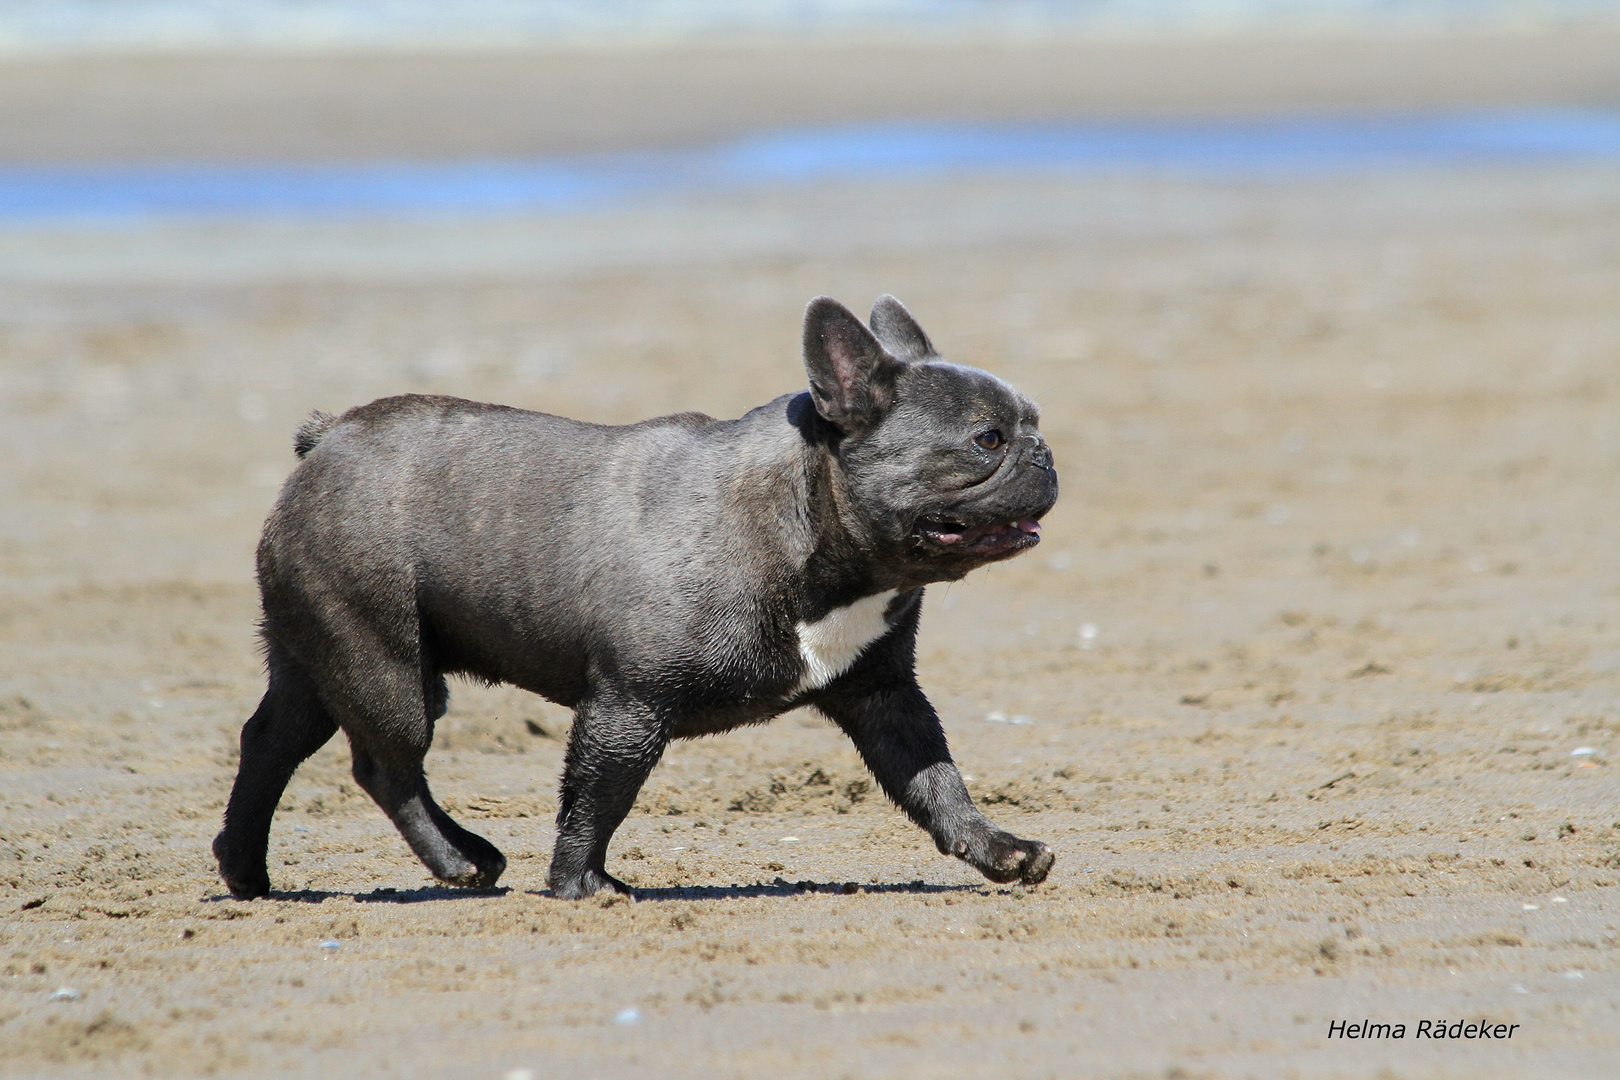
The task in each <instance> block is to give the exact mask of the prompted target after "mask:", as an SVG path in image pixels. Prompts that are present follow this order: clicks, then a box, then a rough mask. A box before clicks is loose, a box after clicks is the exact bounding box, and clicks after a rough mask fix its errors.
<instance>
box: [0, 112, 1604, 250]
mask: <svg viewBox="0 0 1620 1080" xmlns="http://www.w3.org/2000/svg"><path fill="white" fill-rule="evenodd" d="M1558 162H1572V163H1580V162H1588V163H1591V162H1607V163H1613V162H1620V113H1613V112H1600V111H1591V110H1567V109H1566V110H1558V109H1540V110H1509V111H1479V112H1463V113H1440V114H1433V113H1415V114H1407V115H1400V114H1395V115H1391V114H1375V115H1342V116H1318V115H1307V116H1296V117H1283V118H1272V119H1265V120H1247V121H1238V120H1230V121H1204V122H1199V123H1163V122H1135V123H1112V124H1109V123H1102V124H1082V125H1064V126H984V125H971V124H939V123H888V124H877V125H866V126H857V127H845V128H833V129H819V130H817V129H812V130H801V131H778V132H769V133H764V134H759V135H753V136H749V137H746V138H742V139H738V140H734V141H731V142H727V143H722V144H720V145H717V146H711V147H700V148H697V149H692V150H687V151H678V152H663V153H626V154H613V155H598V156H594V157H578V158H552V159H538V160H498V161H456V162H448V163H433V162H384V163H375V164H365V165H352V164H322V163H303V164H283V165H250V166H240V165H226V164H206V163H204V164H195V163H192V164H184V163H174V164H158V165H149V164H134V165H132V164H104V165H89V166H86V165H76V166H33V167H30V166H11V167H6V168H0V221H11V222H19V223H21V222H30V221H32V222H49V221H80V222H84V223H91V222H100V223H102V224H116V223H118V222H139V221H142V220H151V219H165V218H170V219H172V218H189V219H210V218H232V217H241V216H268V217H283V218H285V217H293V218H312V219H330V218H335V217H337V218H340V217H349V216H376V215H383V216H397V215H408V216H424V215H425V216H444V215H469V214H471V215H500V214H511V213H534V212H541V213H559V212H562V213H567V212H574V211H582V210H597V209H603V208H607V207H611V206H612V205H616V204H617V205H622V204H627V203H631V202H634V201H636V200H637V199H644V198H646V197H649V196H659V195H671V194H674V195H679V194H682V193H702V192H721V193H724V192H740V191H748V190H759V189H777V190H781V189H789V190H790V189H793V188H795V187H803V186H805V185H815V184H826V183H840V182H850V181H855V182H860V181H870V180H883V181H896V180H898V181H907V182H909V181H933V180H961V179H981V180H983V179H994V178H997V177H1002V178H1006V177H1014V176H1016V177H1021V178H1024V179H1030V178H1038V177H1043V176H1044V177H1049V178H1053V179H1064V178H1068V179H1073V178H1077V177H1086V176H1110V175H1125V176H1130V175H1136V176H1151V177H1161V178H1173V179H1182V180H1232V179H1286V178H1290V177H1307V176H1313V175H1323V174H1344V173H1347V172H1357V171H1362V172H1364V171H1368V170H1380V169H1390V168H1397V169H1401V168H1411V167H1436V166H1439V167H1449V166H1458V165H1462V166H1468V165H1515V164H1535V163H1558Z"/></svg>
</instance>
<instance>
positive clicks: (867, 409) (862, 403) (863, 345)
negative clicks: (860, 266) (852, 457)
mask: <svg viewBox="0 0 1620 1080" xmlns="http://www.w3.org/2000/svg"><path fill="white" fill-rule="evenodd" d="M804 369H805V372H806V374H808V375H809V376H810V398H811V400H812V401H814V402H815V405H816V412H818V413H820V414H821V418H822V419H823V420H826V421H827V422H828V423H830V424H832V425H833V426H834V427H836V428H838V430H840V431H842V432H844V433H845V434H846V435H847V434H849V433H851V432H854V431H859V430H861V429H863V428H867V427H870V426H872V425H873V424H875V423H877V421H878V418H879V417H880V416H882V415H883V412H884V411H885V410H886V409H888V407H889V406H890V405H892V404H893V403H894V380H895V375H896V374H897V373H898V371H899V369H900V364H899V362H898V361H896V360H895V358H894V357H892V356H890V355H889V354H888V353H887V352H885V351H884V350H883V345H882V344H881V343H880V342H879V341H878V339H877V338H875V337H873V336H872V332H871V331H870V330H868V329H867V328H866V327H864V326H862V325H861V320H860V319H857V318H856V317H855V314H854V312H852V311H850V310H849V309H848V308H847V307H845V306H844V305H843V304H840V303H839V302H838V301H836V300H834V299H833V298H832V297H830V296H818V297H816V298H815V299H814V300H812V301H810V306H809V307H808V308H806V309H805V312H804Z"/></svg>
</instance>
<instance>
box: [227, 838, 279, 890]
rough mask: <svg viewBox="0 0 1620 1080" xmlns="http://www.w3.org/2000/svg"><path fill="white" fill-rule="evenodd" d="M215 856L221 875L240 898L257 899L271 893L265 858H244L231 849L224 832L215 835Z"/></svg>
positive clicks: (228, 886)
mask: <svg viewBox="0 0 1620 1080" xmlns="http://www.w3.org/2000/svg"><path fill="white" fill-rule="evenodd" d="M214 858H216V859H218V860H219V876H220V877H221V878H222V879H224V881H225V887H226V888H227V889H229V890H231V895H232V896H234V897H236V898H237V899H238V900H257V899H258V898H259V897H261V896H269V895H270V875H269V873H268V872H266V870H265V867H264V859H263V858H258V859H254V858H243V857H241V856H240V855H238V854H237V853H236V852H234V851H233V850H232V849H231V845H230V842H229V840H227V838H226V836H225V834H224V833H223V832H222V833H220V834H219V835H218V836H216V837H214Z"/></svg>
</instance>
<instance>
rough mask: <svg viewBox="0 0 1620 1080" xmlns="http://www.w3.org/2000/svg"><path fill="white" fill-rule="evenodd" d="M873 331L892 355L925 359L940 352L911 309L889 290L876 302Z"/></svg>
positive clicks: (905, 358) (906, 358) (873, 312)
mask: <svg viewBox="0 0 1620 1080" xmlns="http://www.w3.org/2000/svg"><path fill="white" fill-rule="evenodd" d="M872 333H874V334H876V335H877V339H878V340H879V341H881V342H883V347H884V348H885V349H888V350H889V352H890V354H892V355H894V356H897V357H899V358H900V359H901V360H925V359H927V358H928V357H930V356H937V355H938V353H936V352H934V343H933V342H932V341H929V340H928V335H927V334H925V333H923V328H922V327H920V326H918V325H917V320H916V319H913V318H912V317H911V312H909V311H907V310H906V308H905V305H904V304H902V303H900V301H898V300H896V299H895V298H894V297H892V296H890V295H889V294H888V293H884V294H883V295H882V296H880V297H878V298H877V303H875V304H873V305H872Z"/></svg>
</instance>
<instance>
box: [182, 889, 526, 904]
mask: <svg viewBox="0 0 1620 1080" xmlns="http://www.w3.org/2000/svg"><path fill="white" fill-rule="evenodd" d="M511 891H512V890H511V888H510V887H508V886H505V885H497V886H496V887H495V888H493V889H458V888H455V887H454V886H450V885H424V886H422V887H421V888H419V889H372V890H371V891H370V892H363V893H357V892H335V891H330V890H327V889H295V890H290V891H282V890H279V889H273V890H271V892H270V894H269V895H268V896H266V897H264V899H266V900H279V901H281V902H282V903H284V904H324V903H325V902H326V901H328V900H351V901H353V902H354V903H356V904H426V903H430V902H432V901H437V900H489V899H495V898H498V897H502V896H505V895H506V894H508V893H510V892H511ZM235 899H236V897H234V896H232V895H231V894H230V893H220V894H218V895H215V896H205V897H203V898H202V902H203V903H205V904H218V903H223V902H225V901H228V900H235Z"/></svg>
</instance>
